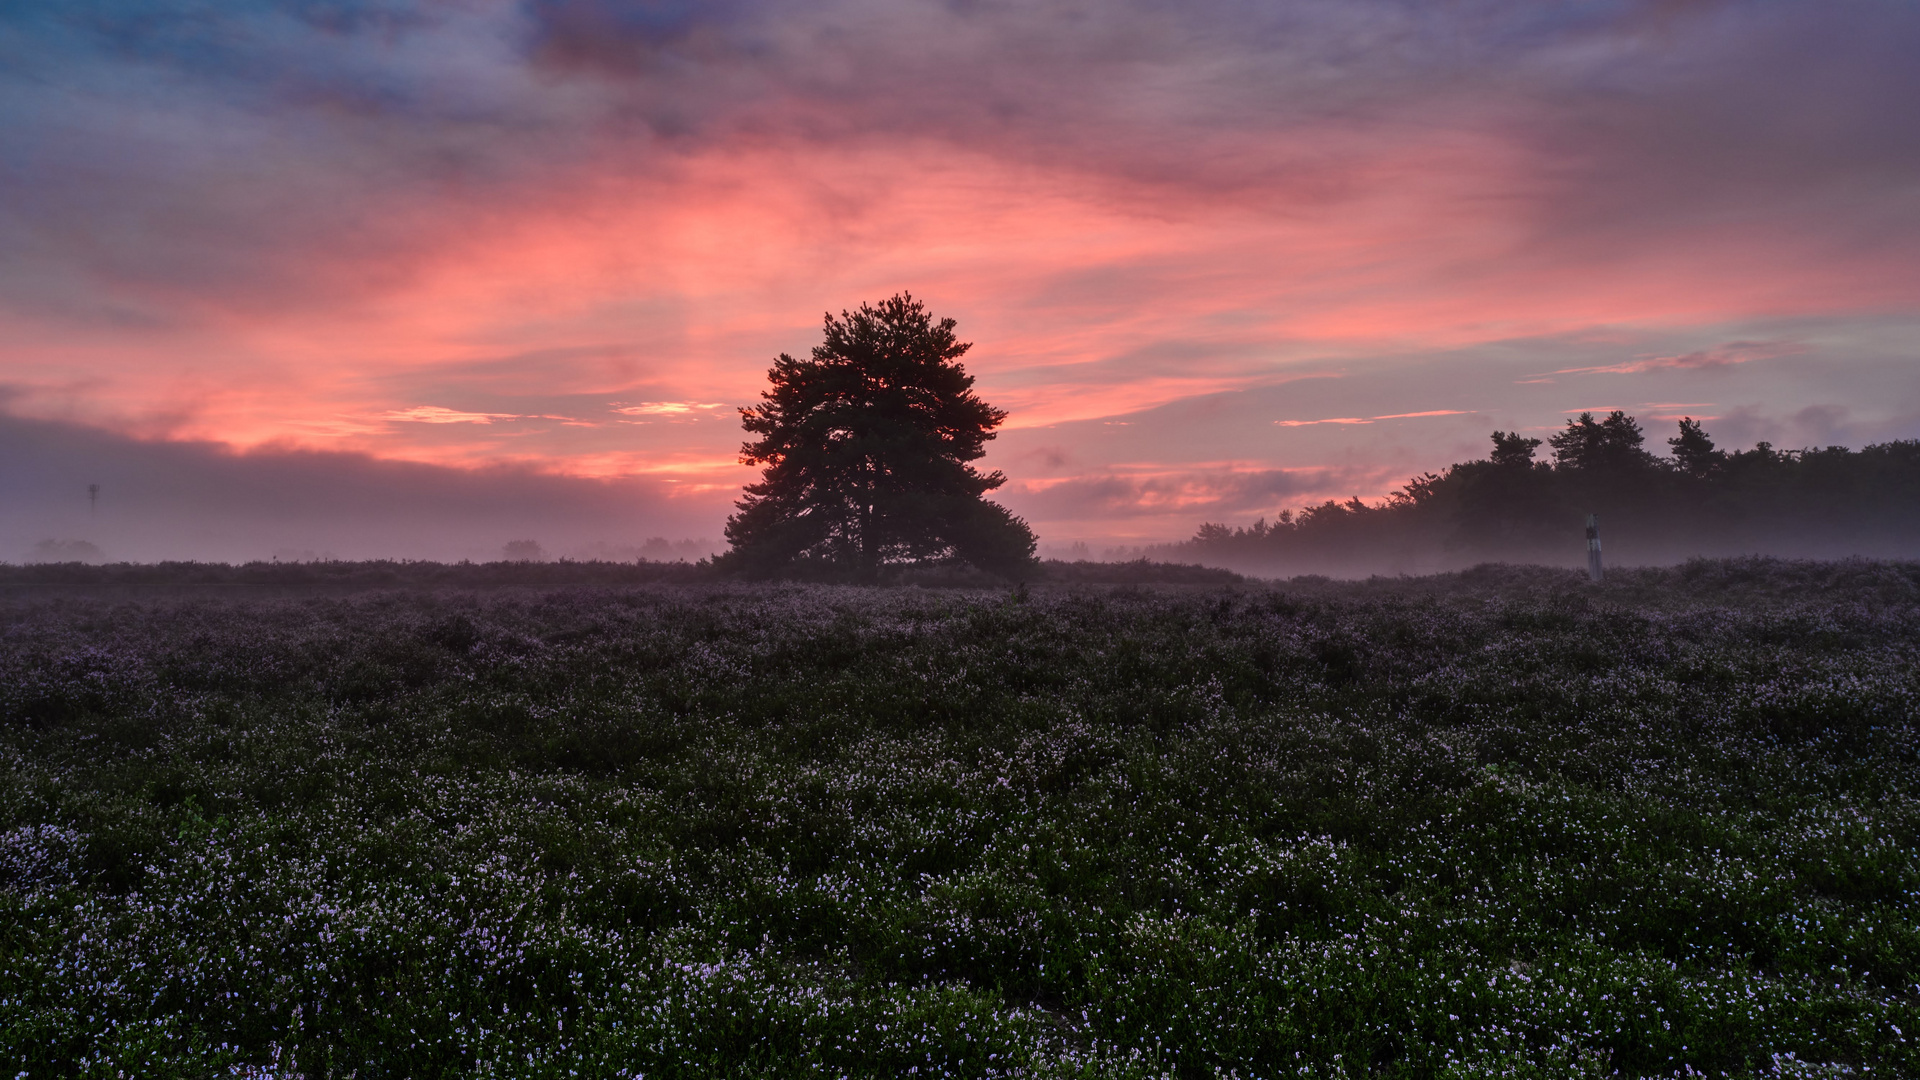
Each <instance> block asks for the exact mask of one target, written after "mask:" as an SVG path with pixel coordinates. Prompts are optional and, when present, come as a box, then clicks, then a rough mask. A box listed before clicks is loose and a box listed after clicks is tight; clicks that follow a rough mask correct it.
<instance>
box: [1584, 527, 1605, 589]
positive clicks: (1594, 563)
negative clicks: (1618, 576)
mask: <svg viewBox="0 0 1920 1080" xmlns="http://www.w3.org/2000/svg"><path fill="white" fill-rule="evenodd" d="M1605 576H1606V574H1605V572H1604V571H1602V570H1601V569H1600V515H1599V514H1588V515H1587V577H1588V579H1589V580H1592V581H1599V580H1600V579H1601V578H1603V577H1605Z"/></svg>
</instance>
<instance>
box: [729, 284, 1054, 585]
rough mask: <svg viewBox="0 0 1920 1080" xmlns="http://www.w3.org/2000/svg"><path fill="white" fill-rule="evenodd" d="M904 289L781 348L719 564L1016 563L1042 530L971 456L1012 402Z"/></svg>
mask: <svg viewBox="0 0 1920 1080" xmlns="http://www.w3.org/2000/svg"><path fill="white" fill-rule="evenodd" d="M953 328H954V321H953V320H952V319H940V320H938V321H937V322H936V321H935V320H934V318H933V316H932V315H930V314H928V312H927V309H926V307H925V306H924V305H923V304H921V303H920V302H919V301H918V300H915V299H914V298H913V297H912V296H911V295H909V294H907V293H900V294H898V295H895V296H894V297H892V298H891V299H888V300H885V301H882V302H881V303H880V304H878V305H871V304H862V305H860V308H859V310H857V311H851V312H849V311H842V312H841V313H840V316H839V317H838V318H835V317H834V316H833V315H832V314H831V313H829V314H828V315H827V317H826V338H825V340H824V341H822V342H821V343H820V344H819V345H816V346H814V349H813V354H812V355H811V356H810V357H809V358H807V359H805V360H796V359H794V358H793V357H791V356H788V355H786V354H785V353H782V354H781V355H780V358H779V359H778V360H777V361H775V362H774V365H773V368H772V370H770V371H768V372H767V378H768V379H769V380H770V381H771V383H772V386H771V387H770V388H769V389H767V390H766V391H765V392H764V393H762V394H761V395H760V396H761V399H762V400H761V402H760V404H758V405H756V406H754V407H753V408H751V409H742V410H740V415H741V422H742V425H743V426H744V427H745V428H746V429H747V431H748V432H750V433H752V434H754V435H757V436H759V438H758V439H757V440H755V441H753V442H749V443H747V444H745V445H744V446H742V447H741V450H740V454H741V460H742V461H743V462H744V463H746V464H749V465H761V466H764V467H765V468H764V471H763V472H762V475H761V480H760V482H759V483H757V484H749V485H748V486H747V489H746V494H745V496H744V497H743V498H742V499H741V500H740V501H739V502H738V503H736V504H734V505H735V506H737V507H738V508H739V511H740V512H739V513H737V514H735V515H734V516H733V517H731V518H729V519H727V533H726V535H727V540H728V542H729V543H730V544H732V550H731V551H729V552H728V553H727V554H726V555H725V556H723V557H722V564H723V565H728V564H730V565H731V566H732V567H733V568H734V569H737V570H740V571H744V572H747V573H777V572H779V571H781V570H782V569H786V568H790V567H792V566H794V565H795V564H797V563H807V564H813V565H819V564H827V565H830V566H832V567H835V568H838V569H840V570H842V571H851V572H853V573H856V574H858V575H859V576H862V577H871V576H873V574H874V573H875V572H876V571H877V570H878V569H879V567H880V566H881V565H882V564H884V563H889V562H900V561H908V560H929V559H945V558H958V559H962V560H964V561H966V562H969V563H972V564H974V565H975V566H978V567H980V568H982V569H985V570H991V571H995V572H998V573H1005V574H1017V573H1019V572H1020V571H1022V570H1024V569H1026V568H1027V567H1029V566H1030V565H1031V564H1032V561H1033V550H1034V538H1033V532H1032V530H1030V529H1028V528H1027V524H1026V522H1024V521H1021V520H1020V519H1019V518H1017V517H1014V516H1013V515H1012V514H1011V513H1009V512H1008V511H1007V510H1006V508H1004V507H1002V506H1000V505H999V504H997V503H993V502H989V501H987V500H986V499H985V498H984V497H983V496H985V494H986V493H987V492H989V491H992V490H993V489H994V488H997V487H999V486H1000V485H1001V484H1003V483H1005V482H1006V477H1005V476H1003V475H1001V474H1000V473H999V472H997V471H995V472H991V473H981V472H980V471H979V470H977V469H975V468H974V467H973V466H972V464H970V463H971V462H973V461H976V460H978V459H979V458H980V457H981V456H982V455H983V454H984V453H985V452H986V450H985V446H986V442H987V440H989V439H991V438H993V434H994V429H995V428H997V427H999V426H1000V424H1001V423H1002V422H1003V421H1004V420H1005V419H1006V417H1007V414H1006V413H1005V412H1004V411H1002V410H1000V409H996V408H994V407H993V406H991V405H988V404H987V403H986V402H984V401H981V400H980V399H979V398H978V397H977V396H975V395H974V393H973V376H971V375H968V374H967V372H966V369H965V368H963V367H962V366H961V365H960V363H959V360H960V357H961V356H963V355H965V354H966V351H967V350H968V349H969V348H971V345H969V344H968V343H966V342H963V341H960V340H959V339H957V338H956V337H955V336H954V333H953Z"/></svg>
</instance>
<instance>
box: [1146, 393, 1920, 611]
mask: <svg viewBox="0 0 1920 1080" xmlns="http://www.w3.org/2000/svg"><path fill="white" fill-rule="evenodd" d="M1645 439H1646V436H1645V434H1644V432H1642V430H1641V428H1640V425H1639V424H1638V423H1637V422H1636V421H1635V419H1634V418H1633V417H1631V416H1627V415H1625V414H1624V413H1621V412H1617V411H1616V412H1613V413H1611V414H1609V415H1608V416H1606V417H1605V418H1604V419H1596V418H1595V417H1594V416H1593V415H1592V414H1591V413H1582V414H1581V415H1580V416H1579V417H1578V418H1577V419H1573V420H1569V421H1567V426H1566V428H1565V429H1564V430H1562V431H1560V432H1559V433H1557V434H1555V435H1553V436H1552V437H1551V438H1550V439H1549V440H1547V442H1548V444H1549V445H1550V447H1551V449H1552V455H1553V460H1552V461H1550V462H1549V461H1536V460H1534V453H1535V450H1536V449H1537V448H1538V447H1539V446H1540V445H1541V440H1539V439H1531V438H1526V437H1523V436H1521V435H1519V434H1518V433H1509V432H1504V431H1496V432H1494V433H1493V452H1492V453H1491V454H1490V455H1489V456H1488V457H1486V458H1483V459H1480V460H1477V461H1469V462H1463V463H1459V464H1455V465H1452V466H1450V467H1448V469H1447V470H1446V471H1445V472H1444V473H1439V474H1435V473H1431V472H1429V473H1425V474H1423V475H1421V476H1418V477H1415V478H1414V479H1412V480H1410V481H1408V482H1407V483H1406V485H1405V486H1403V487H1402V488H1400V490H1398V491H1395V492H1394V493H1392V494H1391V495H1389V496H1388V497H1387V498H1386V499H1385V500H1383V501H1381V502H1379V503H1371V504H1370V503H1366V502H1363V501H1362V500H1360V499H1359V498H1352V499H1349V500H1347V501H1346V502H1338V501H1334V500H1328V501H1326V502H1324V503H1321V504H1320V505H1318V506H1310V507H1306V508H1303V509H1301V510H1299V511H1297V512H1295V511H1286V512H1283V513H1282V514H1281V515H1280V516H1279V518H1278V520H1275V521H1267V520H1265V519H1262V520H1260V521H1257V522H1255V523H1254V524H1252V525H1250V526H1244V527H1239V528H1235V527H1230V526H1227V525H1223V524H1214V523H1208V524H1204V525H1202V526H1201V527H1200V529H1199V531H1198V532H1197V533H1196V534H1195V535H1194V536H1193V537H1192V538H1191V539H1189V540H1186V541H1184V542H1181V543H1178V544H1167V545H1160V546H1156V547H1150V548H1146V549H1144V550H1143V552H1142V553H1143V554H1144V555H1146V556H1147V557H1150V558H1158V559H1172V560H1179V561H1184V562H1199V563H1204V564H1207V565H1210V566H1228V567H1232V568H1233V569H1235V570H1238V571H1241V572H1242V573H1247V574H1255V575H1259V576H1262V577H1276V576H1292V575H1298V574H1328V575H1333V576H1342V577H1351V576H1364V575H1366V574H1370V573H1388V574H1407V573H1410V574H1424V573H1433V572H1436V571H1444V570H1457V569H1461V568H1464V567H1466V566H1469V565H1473V564H1477V563H1485V562H1507V563H1541V564H1547V565H1557V566H1570V565H1576V564H1579V563H1581V561H1582V560H1584V559H1585V557H1586V548H1585V539H1584V533H1583V525H1584V520H1585V516H1586V515H1587V514H1598V515H1599V516H1600V525H1601V535H1602V538H1603V540H1604V543H1605V546H1606V556H1607V560H1608V563H1609V565H1649V564H1673V563H1678V562H1680V561H1682V560H1684V559H1687V558H1691V557H1698V556H1729V555H1741V554H1767V555H1776V556H1788V557H1810V558H1826V559H1832V558H1842V557H1848V556H1869V557H1880V558H1903V557H1904V558H1912V557H1914V556H1916V555H1920V440H1912V439H1908V440H1899V441H1894V442H1885V443H1878V444H1874V445H1870V446H1867V447H1866V448H1864V449H1862V450H1858V451H1855V450H1849V449H1847V448H1846V447H1844V446H1828V447H1810V448H1807V449H1803V450H1778V449H1775V448H1774V447H1773V446H1771V445H1770V444H1768V443H1764V442H1763V443H1760V444H1758V445H1756V446H1755V447H1753V448H1752V449H1751V450H1738V451H1733V452H1731V453H1729V452H1726V451H1723V450H1720V449H1718V448H1717V447H1715V446H1714V444H1713V441H1712V439H1711V438H1710V437H1709V436H1708V434H1707V433H1706V431H1704V430H1703V429H1702V427H1701V425H1700V424H1699V423H1697V422H1695V421H1693V420H1692V419H1690V418H1689V419H1686V420H1682V421H1680V424H1679V434H1678V435H1676V436H1674V437H1673V438H1670V439H1668V440H1667V443H1668V447H1669V449H1670V455H1669V456H1656V455H1654V454H1653V453H1650V452H1649V451H1647V450H1646V449H1645V447H1644V446H1643V443H1644V442H1645Z"/></svg>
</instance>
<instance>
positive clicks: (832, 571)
mask: <svg viewBox="0 0 1920 1080" xmlns="http://www.w3.org/2000/svg"><path fill="white" fill-rule="evenodd" d="M809 570H812V571H815V572H818V573H819V574H820V575H821V576H822V577H823V578H825V579H827V580H836V579H838V578H841V577H844V576H845V575H844V574H843V573H841V572H840V571H839V570H838V569H836V568H835V567H832V566H830V565H820V566H798V567H791V568H789V570H788V573H789V575H790V576H794V577H804V576H805V575H806V573H807V572H808V571H809ZM1028 570H1029V572H1028V573H1027V574H1026V575H1024V579H1025V580H1031V581H1033V582H1042V581H1049V582H1056V583H1063V584H1068V583H1070V584H1082V585H1088V584H1095V585H1224V584H1231V583H1233V582H1238V581H1241V580H1243V579H1242V578H1241V576H1240V575H1239V574H1236V573H1234V572H1233V571H1231V570H1222V569H1219V568H1216V567H1209V566H1197V565H1188V564H1181V563H1159V562H1151V561H1148V560H1146V559H1138V560H1135V561H1133V562H1086V561H1077V562H1063V561H1060V560H1055V559H1047V560H1044V561H1041V562H1038V563H1036V564H1034V565H1033V566H1031V567H1029V568H1028ZM730 576H731V575H730V574H729V573H728V571H727V570H726V569H724V568H722V567H716V566H714V565H712V564H711V563H709V562H707V561H706V560H702V561H700V562H698V563H686V562H648V561H644V560H642V561H638V562H593V561H586V562H573V561H566V560H562V561H560V562H523V561H513V562H492V563H439V562H413V561H405V562H396V561H392V560H374V561H368V562H343V561H330V562H298V563H280V562H251V563H240V564H237V565H235V564H230V563H200V562H163V563H108V564H105V565H92V564H88V563H78V562H70V563H28V564H26V565H24V566H16V565H9V564H6V563H0V589H3V588H6V587H9V586H12V587H14V588H15V590H16V591H19V592H28V591H31V590H32V589H34V588H35V587H63V586H64V587H93V586H98V587H101V588H104V589H112V588H117V587H126V586H131V587H156V588H163V587H169V586H181V587H186V588H193V587H201V586H206V587H216V588H220V587H224V588H234V589H266V590H273V589H282V590H288V591H301V590H360V589H367V588H403V589H438V588H459V589H488V588H501V587H516V586H546V585H659V584H678V585H686V584H696V583H703V582H704V583H718V582H721V581H725V580H727V579H728V578H729V577H730ZM875 576H876V578H877V580H878V581H879V582H880V583H882V584H890V585H922V586H926V587H929V588H995V587H999V586H1001V585H1011V584H1015V582H1011V581H1008V580H1007V579H1006V578H1003V577H1001V576H999V575H997V574H990V573H987V572H986V571H983V570H980V569H979V568H977V567H973V566H970V565H967V564H964V563H957V562H944V561H943V562H934V563H930V564H927V565H912V564H908V565H899V566H883V567H880V568H879V570H878V571H877V573H876V575H875Z"/></svg>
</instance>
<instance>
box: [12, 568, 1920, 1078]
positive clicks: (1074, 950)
mask: <svg viewBox="0 0 1920 1080" xmlns="http://www.w3.org/2000/svg"><path fill="white" fill-rule="evenodd" d="M1917 693H1920V565H1916V564H1887V563H1826V564H1815V563H1782V562H1763V561H1715V562H1696V563H1692V564H1688V565H1687V566H1684V567H1681V568H1677V569H1670V570H1644V571H1629V572H1624V573H1617V574H1615V575H1614V576H1613V577H1612V578H1611V579H1610V580H1609V581H1608V582H1607V583H1606V584H1604V585H1601V586H1593V585H1589V584H1588V583H1587V582H1586V581H1585V580H1584V576H1576V575H1574V574H1569V573H1563V572H1560V571H1550V570H1542V569H1512V568H1500V567H1492V568H1480V569H1477V570H1473V571H1467V572H1465V573H1462V574H1458V575H1448V576H1441V577H1434V578H1423V579H1402V580H1391V581H1389V580H1374V581H1370V582H1359V583H1338V582H1329V581H1324V580H1306V579H1302V580H1295V581H1291V582H1282V583H1277V584H1272V585H1265V584H1260V583H1251V582H1249V583H1238V584H1231V583H1229V584H1213V585H1185V586H1159V587H1141V588H1125V587H1120V588H1115V587H1111V586H1103V585H1091V584H1082V585H1073V586H1040V587H1035V588H1034V589H1033V590H1032V591H1031V592H1030V594H1027V595H1024V596H1016V595H1013V594H1012V593H1010V592H1009V591H1008V590H1005V589H1000V590H992V589H937V588H922V587H891V588H852V587H839V586H827V585H767V584H762V585H745V584H738V585H729V584H714V583H705V584H702V583H682V584H674V583H670V582H668V583H657V584H651V585H599V586H551V585H549V586H542V587H537V588H536V587H525V588H510V587H492V588H470V589H460V588H446V587H417V588H369V589H365V590H361V591H352V592H346V593H341V592H329V593H325V594H318V593H316V594H313V595H303V594H301V593H300V592H299V591H298V590H297V589H288V590H283V591H280V592H277V593H275V594H274V595H271V596H234V595H231V594H230V592H220V591H219V590H217V589H214V588H212V587H208V588H206V589H203V590H201V591H195V590H193V589H191V588H183V589H181V590H178V591H175V592H170V593H164V594H159V593H140V592H138V591H137V590H132V589H130V588H124V589H121V590H120V591H116V590H115V589H114V588H113V587H110V586H99V587H94V588H91V589H82V588H74V589H68V588H66V587H61V586H46V587H27V586H18V587H15V588H13V589H12V591H10V592H8V593H6V595H5V596H4V597H0V762H3V764H0V1075H4V1076H14V1075H15V1074H18V1075H20V1076H24V1077H80V1076H84V1077H119V1076H128V1077H135V1076H138V1077H167V1076H181V1077H189V1076H190V1077H204V1076H219V1075H234V1074H238V1075H246V1076H253V1077H267V1076H272V1077H293V1076H310V1077H321V1076H336V1077H348V1076H353V1077H358V1078H363V1080H371V1078H385V1077H440V1076H475V1077H492V1076H500V1077H615V1076H620V1077H628V1076H647V1077H762V1076H765V1077H804V1076H814V1075H818V1076H836V1077H837V1076H874V1077H900V1076H911V1077H928V1076H1031V1077H1146V1076H1175V1077H1212V1076H1237V1077H1242V1078H1250V1077H1278V1076H1314V1077H1410V1078H1411V1077H1421V1078H1425V1077H1456V1078H1464V1077H1477V1076H1512V1077H1566V1076H1580V1075H1595V1076H1613V1075H1618V1076H1628V1077H1639V1076H1686V1075H1693V1074H1695V1073H1700V1072H1704V1073H1707V1074H1710V1075H1715V1076H1719V1075H1732V1076H1796V1077H1815V1076H1853V1075H1870V1076H1886V1077H1896V1076H1915V1075H1920V1052H1916V1049H1915V1041H1916V1040H1917V1039H1920V863H1917V861H1916V850H1920V849H1917V848H1916V840H1917V839H1920V836H1917V835H1916V834H1917V833H1920V761H1917V760H1916V751H1917V749H1920V745H1917V744H1916V722H1917V721H1920V716H1917V715H1916V695H1917Z"/></svg>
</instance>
